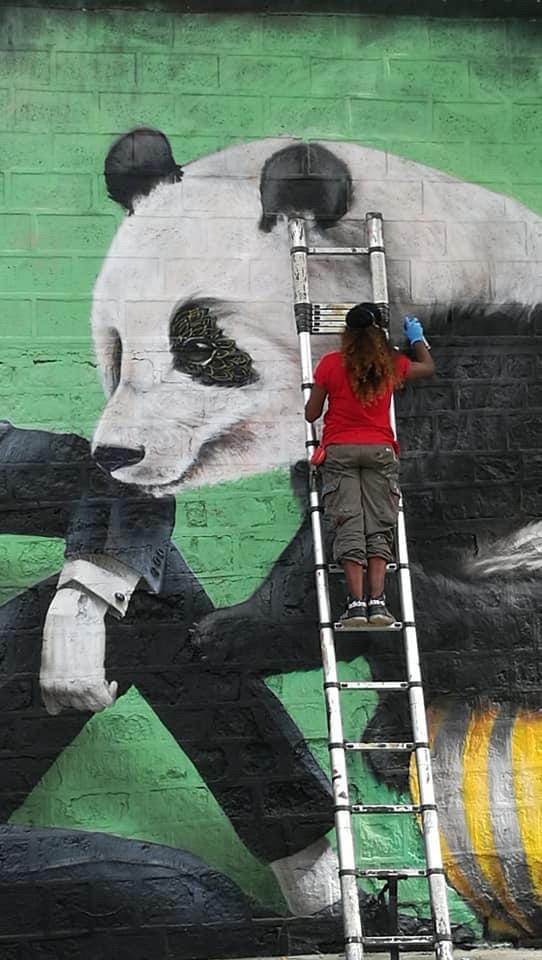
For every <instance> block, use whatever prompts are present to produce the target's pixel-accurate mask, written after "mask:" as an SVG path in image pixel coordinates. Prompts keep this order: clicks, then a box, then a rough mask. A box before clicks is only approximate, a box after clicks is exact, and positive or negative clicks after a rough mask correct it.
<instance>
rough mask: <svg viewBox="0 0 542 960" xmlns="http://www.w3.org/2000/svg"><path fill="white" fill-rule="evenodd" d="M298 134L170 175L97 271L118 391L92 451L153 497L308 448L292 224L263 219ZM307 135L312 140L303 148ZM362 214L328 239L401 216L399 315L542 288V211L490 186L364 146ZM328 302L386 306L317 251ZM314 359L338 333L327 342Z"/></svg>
mask: <svg viewBox="0 0 542 960" xmlns="http://www.w3.org/2000/svg"><path fill="white" fill-rule="evenodd" d="M289 142H290V141H288V140H284V139H280V140H263V141H257V142H255V143H251V144H246V145H242V146H236V147H232V148H229V149H227V150H224V151H221V152H220V153H217V154H213V155H211V156H208V157H204V158H202V159H200V160H197V161H195V162H194V163H192V164H190V165H189V166H187V167H186V168H185V170H184V178H183V180H182V182H180V183H170V184H163V185H159V186H157V187H156V188H155V189H154V190H153V191H152V193H151V194H150V195H149V196H148V197H146V198H144V199H142V200H141V201H140V202H139V203H138V204H137V205H136V206H135V211H134V215H133V216H131V217H127V218H126V219H125V220H124V222H123V223H122V225H121V226H120V228H119V230H118V232H117V234H116V236H115V238H114V239H113V242H112V244H111V247H110V250H109V252H108V255H107V258H106V260H105V262H104V265H103V268H102V270H101V273H100V275H99V277H98V279H97V281H96V286H95V291H94V304H93V312H92V326H93V333H94V338H95V345H96V353H97V358H98V363H99V368H100V371H101V375H102V379H103V383H104V387H105V390H106V393H107V396H108V402H107V405H106V407H105V409H104V412H103V414H102V417H101V419H100V421H99V423H98V425H97V427H96V431H95V434H94V438H93V449H94V451H96V449H97V448H102V449H109V451H110V457H109V460H108V461H107V462H108V463H109V468H110V470H111V473H112V475H113V476H114V477H115V479H118V480H120V481H122V482H126V483H133V484H139V485H141V486H143V487H144V488H146V489H147V490H149V491H150V492H152V493H153V494H154V495H157V496H159V495H162V494H165V493H172V492H174V491H175V490H177V489H180V488H182V487H185V486H187V485H197V484H203V483H214V482H218V481H224V480H230V479H234V478H237V477H241V476H243V475H247V474H253V473H259V472H263V471H266V470H270V469H273V468H275V467H277V466H281V465H286V464H288V463H290V462H292V461H295V460H296V459H299V458H300V456H302V455H303V450H304V448H303V429H302V413H301V409H302V400H301V392H300V387H299V383H300V372H299V361H298V351H297V338H296V331H295V323H294V319H293V310H292V294H291V290H292V283H291V273H290V260H289V253H288V236H287V224H286V221H285V219H284V218H280V217H279V219H278V222H277V224H276V226H275V227H274V228H273V229H272V230H271V231H270V232H269V233H265V232H262V231H261V230H260V228H259V221H260V217H261V213H262V210H261V200H260V191H259V183H260V174H261V171H262V167H263V165H264V163H265V161H266V160H267V159H268V158H269V157H271V156H272V155H273V154H274V153H275V152H276V151H278V150H283V149H284V147H286V146H288V143H289ZM291 142H292V143H293V142H295V141H291ZM325 146H326V147H327V149H328V150H331V151H332V152H333V153H334V154H335V155H336V156H337V157H339V158H340V159H341V160H343V161H344V162H345V163H346V164H347V165H348V168H349V170H350V173H351V176H352V179H353V185H354V198H353V203H352V205H351V207H350V209H349V211H348V213H347V214H346V216H345V217H344V218H343V219H342V220H341V221H340V222H339V223H337V224H336V225H335V226H334V227H332V228H331V229H330V230H328V231H326V233H325V235H324V234H322V233H321V232H320V231H319V230H318V229H317V228H316V226H314V227H313V228H312V230H311V239H312V240H313V241H314V242H315V243H319V244H320V245H325V244H330V245H334V246H343V245H351V244H356V245H359V244H360V243H361V242H362V239H361V238H362V227H363V220H364V217H365V213H366V212H367V211H369V210H374V209H377V210H380V211H381V212H382V214H383V216H384V221H385V238H386V249H387V254H388V279H389V285H390V300H391V302H392V304H393V313H394V315H395V316H399V315H400V314H401V313H402V312H407V311H411V310H412V309H413V308H415V309H416V310H417V311H418V312H419V313H420V315H421V316H422V319H423V316H424V313H427V312H428V311H429V309H430V308H433V306H434V305H435V304H440V305H442V306H443V307H448V306H449V305H450V304H452V303H458V302H459V303H461V302H463V303H464V302H471V301H472V300H480V301H483V302H485V303H492V302H493V303H503V302H506V301H518V300H520V301H522V302H524V303H528V304H530V303H536V302H537V301H538V300H540V299H541V296H540V294H541V292H542V291H541V289H540V288H541V287H542V279H541V276H540V269H539V268H540V264H539V262H537V260H536V257H537V256H538V255H539V251H541V252H542V221H541V220H540V218H538V217H537V216H535V215H534V214H533V213H532V212H531V211H529V210H527V209H525V208H524V207H522V206H521V205H520V204H517V203H515V202H514V201H511V200H508V199H507V198H505V197H503V196H501V195H498V194H494V193H491V192H489V191H487V190H485V189H483V188H482V187H477V186H473V185H472V184H468V183H463V182H461V181H458V180H455V179H453V178H452V177H449V176H446V175H443V174H441V173H439V172H438V171H435V170H431V169H429V168H427V167H423V166H421V165H418V164H414V163H408V162H406V161H403V160H400V159H398V158H394V157H390V156H389V155H386V154H385V153H383V152H380V151H376V150H370V149H367V148H363V147H360V146H356V145H353V144H344V143H326V144H325ZM311 277H313V283H312V286H311V295H312V299H313V300H315V301H328V302H329V301H346V302H348V301H350V302H355V301H360V300H364V299H371V288H370V278H369V275H368V272H367V265H366V263H365V262H364V263H361V262H360V261H359V260H358V259H354V258H345V259H344V260H342V259H340V260H339V259H337V258H334V259H331V258H330V259H329V260H320V259H319V260H318V261H317V262H314V266H313V269H312V273H311ZM314 345H315V357H317V356H319V355H320V354H321V353H322V352H323V351H324V350H328V349H330V348H333V347H334V346H335V344H330V342H329V340H327V341H326V342H324V341H322V340H317V339H316V338H315V343H314Z"/></svg>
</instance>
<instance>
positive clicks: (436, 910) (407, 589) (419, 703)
mask: <svg viewBox="0 0 542 960" xmlns="http://www.w3.org/2000/svg"><path fill="white" fill-rule="evenodd" d="M401 499H402V498H401ZM397 552H398V555H399V562H400V563H401V564H406V566H405V567H403V566H401V567H400V569H399V590H400V593H401V605H402V608H403V615H404V620H405V623H406V624H407V625H406V626H405V628H404V646H405V657H406V667H407V678H408V680H409V682H410V683H411V686H410V687H409V691H408V696H409V700H410V715H411V718H412V732H413V737H414V741H415V744H416V749H415V758H416V772H417V775H418V789H419V793H420V805H421V808H422V813H421V818H422V825H423V831H422V833H423V840H424V847H425V858H426V862H427V870H428V884H429V888H430V899H431V905H432V909H433V920H434V923H435V935H436V941H437V942H436V945H435V948H436V955H437V958H438V960H453V945H452V934H451V926H450V916H449V909H448V894H447V888H446V877H445V874H444V868H443V861H442V852H441V846H440V834H439V825H438V814H437V808H436V798H435V787H434V781H433V769H432V764H431V751H430V747H429V731H428V727H427V716H426V712H425V698H424V693H423V686H422V674H421V667H420V655H419V647H418V637H417V631H416V627H415V625H414V601H413V597H412V584H411V580H410V573H409V569H408V545H407V538H406V525H405V516H404V512H403V509H402V503H401V507H400V512H399V517H398V522H397ZM411 624H412V625H411Z"/></svg>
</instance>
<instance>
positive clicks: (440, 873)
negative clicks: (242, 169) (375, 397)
mask: <svg viewBox="0 0 542 960" xmlns="http://www.w3.org/2000/svg"><path fill="white" fill-rule="evenodd" d="M365 220H366V224H367V244H368V250H369V264H370V268H371V284H372V293H373V300H374V302H375V303H377V304H378V305H379V306H380V307H381V308H383V310H384V316H385V318H386V321H388V322H389V297H388V283H387V274H386V257H385V252H384V230H383V223H382V216H381V214H379V213H367V215H366V218H365ZM390 419H391V426H392V430H393V432H394V434H395V436H397V424H396V417H395V404H394V402H393V397H392V401H391V407H390ZM397 555H398V556H397V558H398V561H399V571H398V574H399V591H400V595H401V609H402V618H403V623H404V625H405V626H404V633H403V636H404V648H405V658H406V666H407V679H408V681H409V683H410V686H409V691H408V696H409V701H410V715H411V720H412V733H413V737H414V741H415V744H416V749H415V758H416V771H417V774H418V788H419V791H420V805H421V807H422V814H421V817H422V826H423V830H422V833H423V840H424V847H425V857H426V863H427V870H428V884H429V896H430V901H431V909H432V912H433V922H434V925H435V937H436V943H435V953H436V957H437V960H453V944H452V936H451V926H450V916H449V910H448V896H447V890H446V878H445V876H444V869H443V862H442V852H441V847H440V835H439V826H438V815H437V809H436V802H435V788H434V782H433V770H432V764H431V752H430V748H429V732H428V728H427V716H426V712H425V698H424V693H423V686H422V674H421V667H420V655H419V646H418V636H417V632H416V625H415V613H414V600H413V596H412V583H411V580H410V568H409V562H408V543H407V537H406V525H405V515H404V509H403V498H402V496H401V497H400V501H399V514H398V518H397Z"/></svg>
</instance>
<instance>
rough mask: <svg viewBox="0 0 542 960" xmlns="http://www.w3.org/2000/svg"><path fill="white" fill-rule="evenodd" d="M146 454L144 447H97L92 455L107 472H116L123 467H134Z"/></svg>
mask: <svg viewBox="0 0 542 960" xmlns="http://www.w3.org/2000/svg"><path fill="white" fill-rule="evenodd" d="M144 456H145V450H144V449H143V447H136V448H134V447H110V446H105V445H103V446H100V447H96V449H95V450H94V452H93V454H92V457H93V459H94V460H95V461H96V463H97V464H98V466H99V467H101V469H102V470H105V471H106V473H114V472H115V470H120V468H121V467H133V466H134V464H136V463H139V461H140V460H143V457H144Z"/></svg>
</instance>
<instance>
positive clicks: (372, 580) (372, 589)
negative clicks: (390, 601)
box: [345, 557, 386, 597]
mask: <svg viewBox="0 0 542 960" xmlns="http://www.w3.org/2000/svg"><path fill="white" fill-rule="evenodd" d="M345 572H346V571H345ZM385 576H386V561H385V560H384V559H383V558H382V557H369V560H368V580H369V596H370V597H380V596H381V595H382V594H383V593H384V579H385ZM347 579H348V577H347Z"/></svg>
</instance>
